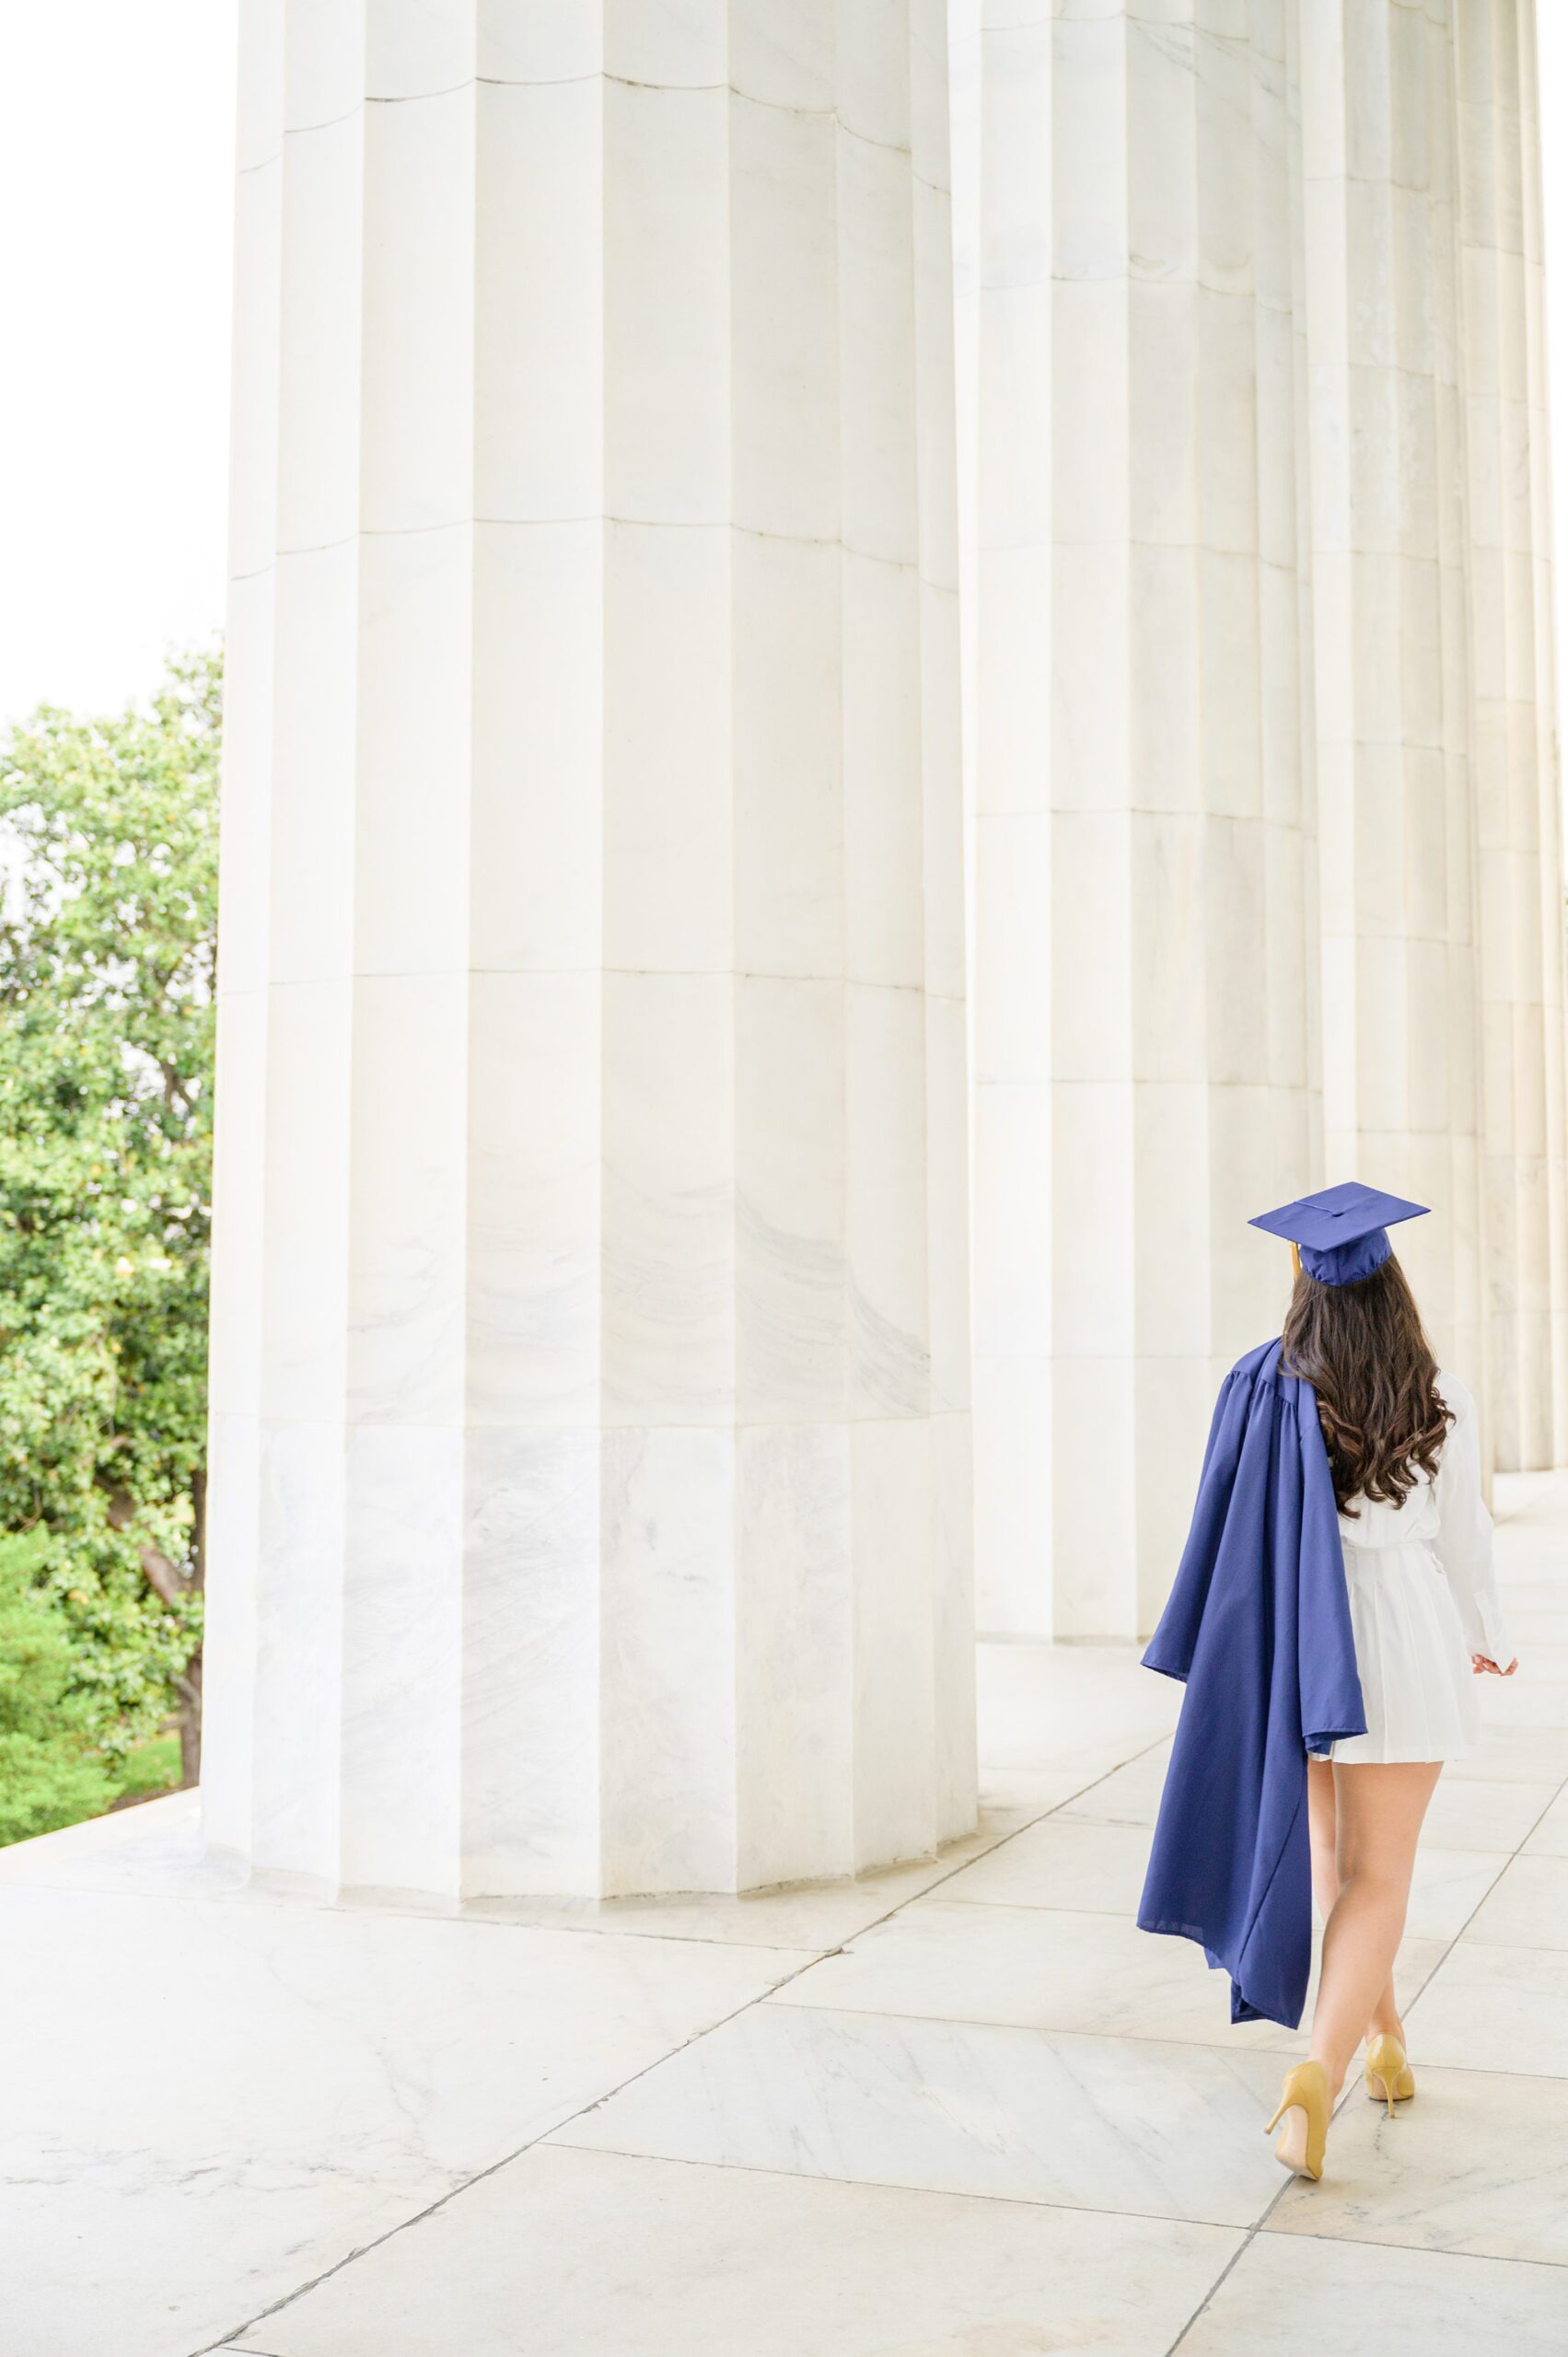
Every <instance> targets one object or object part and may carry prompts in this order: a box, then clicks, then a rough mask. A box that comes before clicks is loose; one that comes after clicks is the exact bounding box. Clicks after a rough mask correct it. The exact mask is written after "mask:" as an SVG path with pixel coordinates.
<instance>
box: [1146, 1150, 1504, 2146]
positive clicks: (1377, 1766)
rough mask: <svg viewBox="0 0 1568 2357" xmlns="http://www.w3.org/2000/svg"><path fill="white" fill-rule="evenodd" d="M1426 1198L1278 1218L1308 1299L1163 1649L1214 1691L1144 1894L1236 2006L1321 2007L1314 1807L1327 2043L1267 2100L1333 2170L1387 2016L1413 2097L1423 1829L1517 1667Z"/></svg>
mask: <svg viewBox="0 0 1568 2357" xmlns="http://www.w3.org/2000/svg"><path fill="white" fill-rule="evenodd" d="M1422 1211H1423V1206H1422V1205H1420V1204H1418V1203H1407V1202H1403V1201H1402V1200H1401V1199H1400V1198H1399V1197H1397V1196H1388V1195H1383V1194H1379V1193H1376V1191H1375V1190H1371V1189H1368V1188H1365V1187H1362V1186H1359V1185H1358V1184H1356V1183H1354V1182H1349V1183H1347V1184H1346V1185H1344V1186H1341V1187H1332V1188H1329V1189H1326V1190H1323V1192H1321V1193H1320V1194H1318V1195H1314V1196H1308V1197H1307V1198H1306V1199H1305V1200H1304V1201H1303V1202H1299V1203H1292V1204H1288V1205H1286V1206H1285V1207H1284V1208H1283V1210H1281V1211H1279V1212H1270V1213H1263V1214H1262V1215H1261V1216H1260V1218H1259V1219H1258V1220H1256V1221H1254V1223H1253V1225H1256V1226H1260V1227H1263V1228H1266V1229H1268V1230H1269V1231H1270V1232H1272V1234H1275V1235H1279V1236H1283V1237H1288V1238H1289V1239H1290V1241H1291V1245H1292V1252H1293V1258H1294V1260H1295V1271H1296V1274H1295V1291H1294V1294H1293V1295H1292V1299H1291V1304H1290V1310H1289V1314H1288V1316H1287V1318H1286V1319H1285V1325H1284V1331H1283V1335H1282V1337H1281V1340H1280V1341H1279V1343H1278V1344H1275V1345H1272V1346H1267V1347H1266V1348H1265V1349H1264V1350H1262V1351H1258V1352H1253V1353H1249V1356H1248V1357H1247V1358H1246V1359H1244V1360H1242V1361H1241V1362H1240V1363H1239V1364H1238V1365H1237V1368H1235V1369H1234V1370H1233V1371H1232V1374H1231V1375H1230V1376H1228V1377H1227V1378H1226V1385H1225V1390H1224V1391H1223V1392H1222V1395H1221V1401H1220V1407H1219V1409H1218V1410H1217V1411H1216V1414H1215V1420H1214V1432H1213V1433H1212V1434H1211V1436H1210V1447H1209V1457H1208V1459H1207V1461H1206V1463H1205V1468H1204V1479H1203V1483H1202V1488H1201V1490H1200V1494H1199V1506H1198V1512H1197V1514H1196V1515H1195V1516H1194V1522H1193V1531H1192V1536H1191V1538H1190V1540H1189V1543H1188V1551H1187V1554H1186V1555H1185V1556H1184V1558H1183V1562H1182V1566H1181V1570H1180V1572H1179V1574H1178V1578H1177V1584H1176V1586H1175V1588H1174V1590H1173V1592H1172V1596H1171V1603H1170V1606H1169V1607H1168V1608H1167V1613H1166V1616H1165V1618H1164V1619H1163V1620H1162V1621H1161V1624H1160V1629H1159V1631H1157V1632H1156V1637H1155V1640H1154V1643H1152V1644H1151V1646H1150V1648H1149V1651H1148V1654H1147V1655H1145V1659H1146V1660H1147V1661H1148V1662H1149V1664H1150V1666H1152V1667H1155V1668H1158V1669H1164V1670H1166V1671H1167V1672H1168V1673H1169V1674H1172V1675H1175V1676H1178V1677H1182V1678H1186V1679H1187V1681H1188V1695H1187V1700H1186V1702H1185V1704H1184V1707H1183V1711H1182V1718H1181V1724H1180V1726H1179V1729H1178V1736H1177V1744H1176V1747H1175V1749H1174V1750H1173V1754H1172V1760H1171V1770H1170V1774H1169V1776H1168V1777H1167V1788H1166V1794H1165V1798H1164V1800H1163V1801H1162V1805H1161V1812H1160V1824H1159V1828H1158V1829H1157V1831H1156V1843H1155V1850H1154V1852H1153V1855H1152V1857H1151V1863H1150V1869H1149V1882H1148V1885H1147V1887H1146V1888H1145V1892H1144V1907H1143V1909H1142V1910H1141V1911H1140V1917H1139V1920H1140V1922H1142V1923H1143V1924H1144V1927H1145V1928H1146V1929H1148V1930H1157V1931H1179V1932H1181V1933H1185V1934H1186V1935H1187V1936H1189V1937H1194V1938H1198V1939H1201V1940H1202V1943H1203V1945H1204V1946H1205V1948H1206V1949H1207V1950H1208V1951H1209V1954H1210V1956H1211V1961H1213V1962H1215V1963H1221V1964H1225V1966H1226V1967H1227V1968H1229V1969H1230V1971H1231V1973H1232V1978H1233V1981H1234V1982H1235V1997H1234V2000H1233V2013H1234V2014H1235V2015H1236V2017H1237V2018H1240V2019H1246V2018H1253V2017H1256V2016H1257V2014H1260V2013H1262V2014H1268V2015H1269V2016H1270V2017H1272V2018H1275V2019H1280V2020H1286V2019H1288V2020H1290V2021H1291V2022H1292V2023H1293V2024H1294V2021H1295V2020H1296V2019H1299V2015H1300V2010H1301V2006H1300V1997H1299V1995H1298V1994H1297V1993H1296V1992H1297V1989H1298V1987H1299V1986H1300V1985H1301V1984H1302V1983H1303V1982H1304V1979H1305V1972H1304V1963H1305V1943H1306V1941H1307V1939H1309V1929H1308V1928H1307V1923H1306V1920H1305V1918H1306V1893H1305V1890H1304V1889H1303V1888H1302V1887H1301V1885H1302V1881H1303V1875H1304V1869H1305V1867H1306V1864H1307V1860H1306V1856H1305V1854H1304V1852H1305V1849H1306V1847H1307V1845H1306V1844H1304V1843H1303V1841H1302V1839H1301V1820H1302V1818H1303V1817H1305V1818H1306V1820H1307V1825H1308V1826H1309V1829H1310V1840H1309V1848H1310V1875H1311V1885H1312V1889H1313V1892H1314V1893H1315V1895H1316V1897H1317V1900H1318V1909H1319V1911H1320V1912H1321V1914H1322V1916H1323V1921H1324V1929H1323V1944H1322V1962H1321V1969H1320V1973H1319V1980H1318V2002H1317V2006H1316V2009H1315V2011H1314V2014H1313V2020H1312V2040H1311V2049H1310V2054H1309V2058H1308V2060H1307V2061H1306V2062H1304V2063H1302V2064H1300V2065H1299V2066H1298V2067H1297V2068H1295V2070H1293V2071H1290V2072H1288V2073H1286V2075H1285V2081H1284V2086H1283V2091H1282V2094H1281V2098H1280V2103H1279V2106H1278V2107H1277V2109H1276V2111H1275V2113H1274V2116H1273V2119H1271V2120H1270V2122H1269V2127H1270V2129H1271V2130H1272V2129H1273V2128H1275V2127H1276V2126H1277V2127H1279V2128H1280V2130H1281V2133H1280V2137H1279V2142H1278V2143H1277V2145H1276V2147H1275V2151H1276V2154H1277V2156H1278V2158H1279V2159H1280V2161H1281V2162H1282V2163H1283V2165H1284V2166H1285V2167H1286V2168H1288V2169H1292V2170H1295V2171H1297V2172H1299V2173H1300V2174H1302V2175H1304V2176H1307V2177H1320V2176H1321V2174H1322V2168H1323V2155H1324V2147H1325V2143H1326V2141H1327V2135H1328V2124H1329V2117H1330V2112H1331V2110H1332V2108H1333V2105H1334V2102H1335V2100H1336V2098H1337V2096H1338V2095H1339V2092H1340V2088H1341V2086H1342V2083H1343V2080H1344V2077H1345V2073H1346V2072H1347V2071H1348V2069H1349V2067H1350V2064H1351V2061H1352V2060H1353V2056H1354V2054H1355V2051H1356V2049H1357V2047H1358V2046H1359V2045H1360V2044H1361V2042H1362V2039H1363V2038H1364V2037H1365V2040H1366V2045H1367V2052H1366V2061H1365V2082H1366V2087H1367V2091H1368V2093H1369V2094H1370V2095H1372V2096H1375V2097H1376V2099H1378V2100H1380V2101H1384V2102H1387V2104H1388V2107H1389V2110H1390V2112H1391V2111H1392V2109H1393V2107H1394V2105H1395V2103H1396V2102H1398V2101H1400V2100H1402V2099H1403V2098H1405V2097H1407V2096H1411V2095H1413V2094H1414V2092H1415V2085H1414V2080H1413V2078H1412V2076H1411V2069H1410V2064H1409V2061H1407V2058H1406V2053H1405V2042H1404V2026H1403V2024H1402V2022H1401V2021H1400V2014H1399V2008H1398V2004H1397V2003H1396V2000H1395V1996H1394V1986H1393V1978H1392V1972H1393V1963H1394V1956H1395V1951H1396V1949H1397V1948H1398V1946H1399V1943H1400V1936H1401V1934H1402V1932H1403V1929H1404V1921H1405V1910H1406V1904H1407V1901H1408V1898H1409V1894H1410V1883H1411V1869H1412V1867H1413V1865H1414V1862H1415V1849H1416V1841H1417V1838H1418V1836H1419V1834H1420V1831H1421V1825H1422V1819H1423V1817H1424V1815H1425V1812H1426V1807H1427V1804H1428V1802H1429V1801H1430V1799H1431V1797H1432V1794H1433V1791H1434V1787H1435V1785H1436V1782H1437V1779H1438V1776H1439V1775H1440V1774H1441V1772H1442V1766H1443V1762H1444V1761H1445V1760H1447V1759H1463V1758H1464V1757H1465V1756H1466V1755H1467V1754H1468V1753H1469V1752H1470V1751H1471V1750H1473V1748H1474V1747H1475V1746H1476V1744H1477V1742H1478V1740H1479V1737H1480V1732H1481V1729H1480V1714H1479V1712H1478V1709H1477V1703H1476V1696H1475V1689H1474V1684H1473V1680H1474V1678H1475V1677H1477V1676H1481V1675H1492V1676H1499V1677H1512V1676H1513V1674H1514V1670H1515V1668H1516V1661H1515V1659H1514V1655H1513V1649H1512V1647H1511V1645H1510V1644H1509V1643H1508V1639H1507V1636H1506V1633H1505V1631H1504V1626H1503V1620H1502V1615H1501V1612H1500V1610H1499V1608H1498V1604H1497V1597H1496V1592H1495V1587H1494V1585H1493V1573H1492V1525H1491V1520H1490V1517H1489V1516H1488V1515H1487V1512H1486V1508H1485V1505H1484V1504H1482V1501H1481V1459H1480V1449H1479V1445H1478V1434H1477V1421H1476V1411H1475V1405H1474V1402H1473V1401H1472V1399H1470V1396H1469V1392H1468V1391H1467V1390H1466V1388H1465V1387H1464V1385H1463V1384H1462V1383H1460V1382H1459V1381H1458V1377H1457V1376H1451V1375H1447V1374H1444V1373H1442V1372H1440V1371H1439V1369H1438V1367H1437V1364H1436V1362H1435V1360H1434V1357H1433V1354H1432V1351H1431V1347H1430V1345H1429V1344H1428V1342H1427V1340H1426V1336H1425V1334H1424V1333H1423V1329H1422V1324H1421V1318H1420V1314H1419V1312H1418V1311H1417V1308H1416V1306H1415V1302H1414V1300H1413V1298H1412V1297H1411V1291H1410V1287H1409V1285H1408V1284H1407V1283H1406V1282H1405V1278H1404V1275H1403V1273H1402V1271H1400V1265H1399V1262H1398V1261H1397V1260H1395V1258H1394V1257H1393V1247H1392V1245H1391V1243H1390V1242H1389V1239H1388V1232H1387V1231H1388V1226H1389V1225H1393V1224H1395V1223H1397V1222H1398V1221H1400V1220H1403V1219H1411V1218H1415V1217H1417V1216H1419V1215H1420V1214H1421V1213H1422ZM1330 1493H1331V1494H1330ZM1330 1514H1331V1515H1332V1517H1333V1521H1332V1524H1331V1525H1330V1520H1329V1516H1330ZM1330 1532H1331V1534H1332V1535H1330ZM1260 1568H1261V1571H1262V1577H1261V1579H1260V1577H1259V1573H1260ZM1357 1689H1359V1691H1358V1690H1357ZM1234 1720H1240V1721H1241V1722H1243V1723H1245V1726H1246V1730H1247V1731H1246V1732H1245V1733H1243V1734H1242V1735H1240V1736H1237V1734H1236V1733H1235V1732H1234V1731H1233V1729H1232V1727H1231V1725H1230V1724H1229V1723H1230V1722H1231V1721H1234ZM1254 1723H1256V1724H1254ZM1216 1817H1217V1819H1218V1824H1217V1829H1216V1823H1215V1820H1216ZM1282 1958H1283V1962H1282ZM1293 2007H1294V2011H1293Z"/></svg>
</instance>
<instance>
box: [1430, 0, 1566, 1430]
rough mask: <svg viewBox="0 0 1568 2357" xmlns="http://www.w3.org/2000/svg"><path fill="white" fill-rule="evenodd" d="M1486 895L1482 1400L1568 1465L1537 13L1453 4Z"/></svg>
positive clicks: (1520, 3) (1492, 0)
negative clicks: (1485, 1343)
mask: <svg viewBox="0 0 1568 2357" xmlns="http://www.w3.org/2000/svg"><path fill="white" fill-rule="evenodd" d="M1455 6H1456V11H1457V25H1456V30H1457V44H1456V45H1457V57H1458V117H1459V134H1458V156H1459V171H1458V185H1459V199H1460V203H1459V221H1460V231H1459V234H1460V242H1461V248H1462V261H1463V282H1462V303H1463V352H1464V378H1463V384H1464V394H1465V412H1466V425H1467V461H1468V488H1469V549H1468V571H1469V625H1470V637H1471V643H1472V646H1473V650H1474V653H1473V678H1472V692H1473V715H1474V718H1473V725H1474V760H1475V777H1476V811H1477V832H1478V839H1479V871H1480V886H1481V893H1480V900H1481V1059H1482V1065H1481V1069H1482V1091H1483V1099H1484V1123H1485V1126H1484V1143H1485V1186H1486V1219H1487V1251H1486V1287H1487V1309H1488V1325H1489V1353H1488V1358H1489V1365H1488V1376H1489V1382H1488V1390H1489V1396H1490V1408H1491V1417H1492V1428H1493V1442H1494V1447H1495V1453H1496V1461H1497V1464H1498V1466H1499V1467H1500V1469H1504V1470H1514V1469H1522V1468H1528V1467H1534V1466H1544V1465H1551V1464H1552V1463H1561V1462H1562V1460H1563V1457H1564V1455H1565V1454H1568V1380H1565V1377H1568V1366H1565V1352H1564V1344H1565V1334H1568V1320H1565V1306H1568V1266H1565V1255H1568V1228H1565V1222H1568V1190H1565V1186H1564V1143H1563V1020H1562V999H1563V989H1562V963H1563V959H1562V843H1561V821H1560V812H1559V791H1560V788H1559V776H1558V761H1557V748H1556V715H1555V702H1554V694H1553V661H1552V628H1553V624H1552V605H1551V596H1552V590H1551V482H1550V472H1549V460H1548V449H1549V439H1548V426H1547V400H1546V351H1545V328H1544V299H1543V288H1542V276H1543V273H1542V258H1541V219H1540V174H1539V139H1540V116H1539V99H1538V93H1537V90H1536V85H1535V11H1534V6H1533V5H1532V0H1455Z"/></svg>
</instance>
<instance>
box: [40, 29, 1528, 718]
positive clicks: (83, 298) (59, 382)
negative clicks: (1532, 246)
mask: <svg viewBox="0 0 1568 2357" xmlns="http://www.w3.org/2000/svg"><path fill="white" fill-rule="evenodd" d="M236 14H237V0H0V220H3V221H4V222H5V224H6V231H5V237H4V239H3V240H0V332H3V334H4V338H5V344H6V358H5V363H4V366H3V367H0V729H3V728H4V727H5V726H6V724H7V723H9V722H10V721H13V720H15V719H17V718H18V717H20V716H21V714H24V713H26V712H29V711H30V710H31V708H32V707H33V705H34V704H36V703H38V702H41V701H43V700H44V699H46V698H47V699H48V700H49V701H51V702H59V703H66V704H74V705H77V706H82V707H88V708H97V709H104V708H108V707H111V706H112V705H114V704H116V703H119V702H123V701H124V700H125V699H127V698H128V697H130V696H133V695H140V694H142V693H144V692H145V691H146V690H147V689H148V688H149V687H150V686H151V685H152V683H153V682H154V680H155V679H157V673H158V669H159V666H160V664H161V661H162V656H163V652H164V649H165V648H166V647H167V646H168V645H170V644H183V643H186V642H189V641H191V640H192V639H196V638H201V637H203V636H205V635H207V634H208V633H212V632H214V631H215V630H217V629H218V628H219V626H220V625H221V622H222V619H223V577H224V534H225V525H226V484H225V474H226V450H227V440H228V385H227V379H228V347H229V291H230V216H231V203H232V185H233V182H232V171H233V152H234V146H233V143H234V44H235V19H236ZM1537 15H1538V17H1539V34H1540V48H1541V87H1542V92H1543V99H1544V112H1545V115H1546V124H1545V130H1546V137H1545V142H1544V145H1545V153H1546V214H1547V250H1548V257H1549V261H1550V262H1551V266H1552V269H1553V273H1554V274H1553V284H1552V292H1553V295H1554V297H1555V300H1554V302H1553V305H1552V336H1551V343H1552V357H1553V369H1552V376H1553V382H1554V386H1555V388H1556V391H1555V397H1554V401H1553V410H1554V412H1555V416H1556V435H1555V440H1556V455H1557V470H1556V472H1557V502H1558V528H1557V544H1558V547H1559V549H1560V550H1562V551H1564V552H1568V0H1538V8H1537ZM1558 627H1559V649H1560V652H1559V677H1560V679H1562V680H1563V681H1568V660H1565V659H1564V653H1563V650H1564V649H1565V648H1568V580H1565V581H1564V584H1563V586H1562V589H1561V592H1560V596H1559V599H1558Z"/></svg>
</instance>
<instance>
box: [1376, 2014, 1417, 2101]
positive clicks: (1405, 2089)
mask: <svg viewBox="0 0 1568 2357" xmlns="http://www.w3.org/2000/svg"><path fill="white" fill-rule="evenodd" d="M1366 2092H1367V2094H1368V2095H1369V2096H1371V2097H1372V2100H1373V2102H1374V2103H1386V2104H1387V2105H1388V2117H1389V2119H1392V2118H1393V2117H1394V2106H1395V2105H1396V2104H1397V2103H1408V2102H1409V2101H1410V2098H1411V2096H1413V2095H1414V2093H1415V2073H1414V2072H1413V2071H1412V2070H1411V2066H1410V2064H1409V2063H1408V2062H1407V2061H1406V2060H1405V2049H1404V2048H1403V2047H1402V2046H1401V2045H1400V2041H1399V2039H1398V2038H1390V2037H1389V2036H1388V2032H1387V2031H1386V2030H1385V2031H1384V2033H1383V2035H1382V2037H1381V2038H1374V2039H1373V2041H1372V2043H1371V2045H1370V2046H1369V2047H1368V2048H1367V2049H1366Z"/></svg>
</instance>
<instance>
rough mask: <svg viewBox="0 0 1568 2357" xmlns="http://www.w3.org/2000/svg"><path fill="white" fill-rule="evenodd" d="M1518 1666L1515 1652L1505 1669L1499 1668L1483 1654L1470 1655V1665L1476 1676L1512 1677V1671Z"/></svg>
mask: <svg viewBox="0 0 1568 2357" xmlns="http://www.w3.org/2000/svg"><path fill="white" fill-rule="evenodd" d="M1518 1666H1519V1656H1518V1655H1517V1654H1516V1655H1515V1656H1514V1658H1513V1660H1512V1661H1511V1662H1510V1663H1509V1665H1508V1666H1507V1668H1506V1669H1499V1668H1498V1666H1497V1664H1496V1663H1495V1662H1494V1661H1489V1660H1488V1659H1487V1657H1486V1655H1485V1654H1471V1655H1470V1667H1471V1668H1472V1669H1473V1670H1474V1672H1475V1674H1476V1676H1477V1677H1478V1678H1512V1677H1513V1675H1514V1672H1515V1671H1516V1669H1517V1668H1518Z"/></svg>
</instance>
